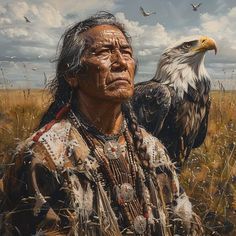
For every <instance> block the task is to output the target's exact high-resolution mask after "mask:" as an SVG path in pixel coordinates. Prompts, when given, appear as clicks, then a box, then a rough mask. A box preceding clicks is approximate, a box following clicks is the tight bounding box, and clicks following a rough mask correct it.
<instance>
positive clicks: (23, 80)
mask: <svg viewBox="0 0 236 236" xmlns="http://www.w3.org/2000/svg"><path fill="white" fill-rule="evenodd" d="M191 3H194V4H198V3H199V2H198V1H195V0H194V1H189V0H169V1H168V0H66V1H65V0H47V1H44V0H28V1H26V0H25V1H21V0H7V1H6V0H0V48H1V53H0V69H1V71H0V88H1V87H4V86H7V87H10V88H31V87H37V88H39V87H44V85H45V83H46V80H47V81H48V80H50V79H52V78H53V77H54V76H55V66H56V65H55V62H54V59H55V58H56V55H57V54H56V52H57V47H58V42H59V40H60V37H61V35H62V34H63V33H64V31H65V30H66V29H67V28H68V27H69V26H71V25H73V23H76V22H78V21H81V20H84V19H85V18H87V17H89V16H91V15H92V14H94V13H96V12H97V11H101V10H103V11H104V10H105V11H109V12H111V13H113V14H114V15H115V16H116V17H117V18H118V19H119V20H120V21H121V22H122V23H124V24H125V26H126V28H127V30H128V32H129V34H130V35H131V36H132V46H133V48H134V53H135V56H136V57H137V58H138V61H139V68H138V72H137V75H136V78H135V80H136V82H138V81H144V80H148V79H151V78H152V77H153V75H154V74H155V71H156V67H157V63H158V60H159V57H160V55H161V53H162V52H163V51H164V49H165V48H166V47H168V46H170V45H171V44H172V43H174V42H176V41H179V40H180V39H181V38H183V37H185V36H189V35H196V34H197V35H207V36H209V37H212V38H213V39H215V41H216V43H217V46H218V53H217V55H214V53H213V51H210V52H207V54H206V59H205V65H206V68H207V70H208V72H209V74H210V75H211V78H212V81H213V85H215V86H216V87H217V86H218V83H219V82H218V80H220V81H221V82H222V81H223V83H225V86H226V87H229V88H234V89H236V23H235V22H236V1H235V0H202V1H201V3H202V5H201V6H200V7H199V8H198V11H193V10H192V6H191ZM140 6H142V7H143V8H144V9H145V10H146V11H155V12H156V14H153V15H150V16H148V17H144V16H142V15H141V13H140V11H139V7H140ZM24 16H26V17H27V18H28V19H29V20H30V21H31V23H27V22H26V20H25V19H24ZM45 78H46V79H45Z"/></svg>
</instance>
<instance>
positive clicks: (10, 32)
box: [0, 27, 28, 38]
mask: <svg viewBox="0 0 236 236" xmlns="http://www.w3.org/2000/svg"><path fill="white" fill-rule="evenodd" d="M0 33H1V34H2V35H3V36H6V37H8V38H22V37H27V36H28V31H27V30H25V29H20V28H16V27H13V28H8V29H3V30H0Z"/></svg>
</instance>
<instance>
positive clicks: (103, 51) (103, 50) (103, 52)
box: [96, 48, 111, 55]
mask: <svg viewBox="0 0 236 236" xmlns="http://www.w3.org/2000/svg"><path fill="white" fill-rule="evenodd" d="M110 53H111V50H110V49H108V48H104V49H100V50H98V51H97V52H96V54H97V55H107V54H110Z"/></svg>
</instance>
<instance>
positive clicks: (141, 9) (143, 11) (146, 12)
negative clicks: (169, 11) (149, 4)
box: [139, 7, 156, 16]
mask: <svg viewBox="0 0 236 236" xmlns="http://www.w3.org/2000/svg"><path fill="white" fill-rule="evenodd" d="M139 10H140V12H141V13H142V15H143V16H150V15H152V14H156V12H155V11H152V12H148V11H145V10H144V9H143V8H142V7H140V8H139Z"/></svg>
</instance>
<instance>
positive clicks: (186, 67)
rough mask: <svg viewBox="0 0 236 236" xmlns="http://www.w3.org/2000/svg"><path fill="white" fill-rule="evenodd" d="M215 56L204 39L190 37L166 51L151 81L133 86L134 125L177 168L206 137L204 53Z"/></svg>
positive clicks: (207, 82) (212, 43)
mask: <svg viewBox="0 0 236 236" xmlns="http://www.w3.org/2000/svg"><path fill="white" fill-rule="evenodd" d="M212 49H213V50H215V53H216V52H217V48H216V43H215V41H214V40H213V39H211V38H209V37H206V36H192V37H190V38H188V39H185V40H181V41H180V42H178V43H176V44H174V45H173V46H170V47H168V48H167V49H166V50H165V51H164V52H163V53H162V55H161V57H160V60H159V64H158V66H157V70H156V74H155V76H154V78H152V79H151V80H149V81H144V82H140V83H138V84H136V85H135V93H134V97H133V100H132V105H133V109H134V111H135V113H136V115H137V118H138V122H139V123H140V124H141V125H142V126H144V127H145V128H146V129H147V131H149V132H150V133H152V134H153V135H154V136H156V137H158V138H159V139H160V140H161V141H162V143H163V144H164V145H165V146H166V148H167V150H168V151H169V154H170V157H171V159H172V161H173V162H175V163H176V166H177V167H179V168H180V167H181V166H182V164H183V162H184V161H185V160H186V159H187V158H188V156H189V154H190V152H191V149H192V148H196V147H199V146H200V145H201V144H202V143H203V141H204V139H205V136H206V132H207V126H208V114H209V109H210V97H209V91H210V78H209V75H208V73H207V71H206V69H205V66H204V57H205V53H206V51H208V50H212Z"/></svg>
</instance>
